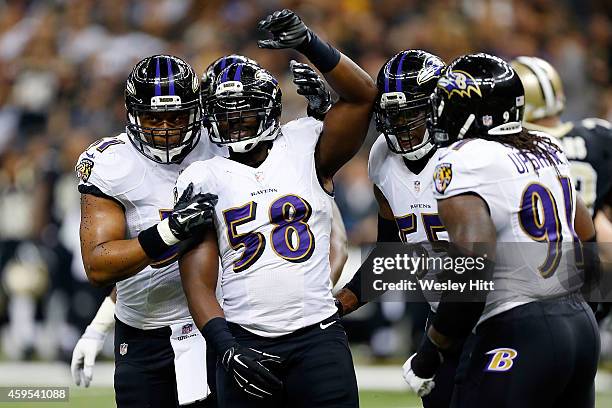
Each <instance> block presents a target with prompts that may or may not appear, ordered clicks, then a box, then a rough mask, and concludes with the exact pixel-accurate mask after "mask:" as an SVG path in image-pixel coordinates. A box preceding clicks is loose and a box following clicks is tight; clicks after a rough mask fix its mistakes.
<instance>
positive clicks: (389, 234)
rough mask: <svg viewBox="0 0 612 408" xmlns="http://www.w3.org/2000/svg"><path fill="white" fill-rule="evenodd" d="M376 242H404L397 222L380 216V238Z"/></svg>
mask: <svg viewBox="0 0 612 408" xmlns="http://www.w3.org/2000/svg"><path fill="white" fill-rule="evenodd" d="M376 242H402V240H401V239H400V235H399V230H398V229H397V224H396V222H395V220H388V219H386V218H383V217H381V216H380V214H379V215H378V236H377V237H376Z"/></svg>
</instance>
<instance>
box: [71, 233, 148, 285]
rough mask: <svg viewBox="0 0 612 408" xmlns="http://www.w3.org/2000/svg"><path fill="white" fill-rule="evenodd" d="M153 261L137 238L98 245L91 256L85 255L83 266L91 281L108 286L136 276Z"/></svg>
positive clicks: (94, 283)
mask: <svg viewBox="0 0 612 408" xmlns="http://www.w3.org/2000/svg"><path fill="white" fill-rule="evenodd" d="M150 262H151V260H150V259H149V258H148V257H147V255H146V254H145V252H144V250H143V249H142V247H141V246H140V243H139V242H138V239H137V238H134V239H129V240H119V241H111V242H106V243H104V244H100V245H97V246H95V247H94V248H93V250H91V252H90V253H89V254H85V252H84V253H83V265H84V266H85V272H86V273H87V277H88V278H89V281H90V282H91V283H92V284H93V285H96V286H106V285H111V284H113V283H116V282H119V281H121V280H124V279H127V278H129V277H131V276H134V275H135V274H136V273H138V272H140V271H141V270H143V269H144V268H145V267H146V266H147V265H149V263H150Z"/></svg>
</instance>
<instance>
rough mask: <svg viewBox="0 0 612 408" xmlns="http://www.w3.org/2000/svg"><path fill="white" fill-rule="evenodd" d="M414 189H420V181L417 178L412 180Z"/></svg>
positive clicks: (417, 190)
mask: <svg viewBox="0 0 612 408" xmlns="http://www.w3.org/2000/svg"><path fill="white" fill-rule="evenodd" d="M414 191H416V192H417V193H418V192H419V191H421V182H420V181H419V180H417V181H415V182H414Z"/></svg>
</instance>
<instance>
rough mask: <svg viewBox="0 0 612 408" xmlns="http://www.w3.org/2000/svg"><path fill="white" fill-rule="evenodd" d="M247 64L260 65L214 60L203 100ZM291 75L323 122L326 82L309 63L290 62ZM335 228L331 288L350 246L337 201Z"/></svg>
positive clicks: (327, 95)
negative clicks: (220, 79) (233, 69)
mask: <svg viewBox="0 0 612 408" xmlns="http://www.w3.org/2000/svg"><path fill="white" fill-rule="evenodd" d="M238 62H245V63H250V64H255V65H259V64H258V63H257V62H256V61H255V60H253V59H251V58H249V57H246V56H244V55H240V54H230V55H225V56H223V57H220V58H218V59H216V60H215V61H213V62H212V63H211V64H210V65H209V66H208V67H207V68H206V71H204V74H202V87H201V90H202V100H204V99H206V98H207V97H208V96H210V95H211V92H212V86H213V80H214V79H216V78H217V76H218V75H219V74H220V73H221V71H223V70H224V69H225V68H227V67H228V66H230V65H231V64H235V63H238ZM291 73H292V75H293V83H294V84H295V85H296V86H297V92H298V93H299V94H300V95H303V96H304V97H305V98H306V99H307V100H308V106H307V108H306V112H307V114H308V116H310V117H313V118H315V119H318V120H323V119H324V118H325V114H326V113H327V112H328V111H329V109H330V108H331V106H332V99H331V95H330V93H329V91H328V90H327V87H326V86H325V83H324V82H323V80H321V78H320V77H319V75H318V74H317V73H316V71H315V70H314V69H312V68H311V67H310V66H309V65H307V64H301V63H299V62H296V61H291ZM332 205H333V216H332V229H331V235H330V238H329V239H330V251H329V262H330V264H331V280H332V285H336V282H338V280H339V279H340V275H341V274H342V269H343V268H344V264H345V263H346V260H347V259H348V243H347V235H346V228H345V226H344V222H343V221H342V214H340V209H339V208H338V204H336V201H335V200H334V201H333V202H332Z"/></svg>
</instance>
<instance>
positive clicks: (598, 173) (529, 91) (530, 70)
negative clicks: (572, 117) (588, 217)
mask: <svg viewBox="0 0 612 408" xmlns="http://www.w3.org/2000/svg"><path fill="white" fill-rule="evenodd" d="M511 64H512V67H513V68H514V70H515V71H516V73H517V74H518V75H519V77H520V78H521V82H522V83H523V87H524V88H525V117H524V122H525V123H524V126H525V127H526V128H527V129H533V130H541V131H543V132H546V133H548V134H550V135H552V136H555V137H557V138H559V139H560V142H561V145H562V146H563V151H564V153H565V155H566V156H567V158H568V159H569V160H570V165H571V166H570V171H571V173H572V181H573V182H574V185H575V186H576V191H577V192H578V194H579V195H580V198H581V199H582V201H583V202H584V203H585V204H586V206H587V208H588V209H589V210H590V211H591V214H592V215H593V220H594V224H595V229H596V231H597V233H598V238H599V241H600V242H612V235H610V231H612V227H611V225H610V219H612V216H610V214H612V161H610V160H609V159H608V158H609V157H612V125H611V124H610V122H608V121H606V120H603V119H597V118H588V119H583V120H581V121H579V122H575V123H574V122H563V121H561V117H560V115H561V114H562V113H563V108H564V107H565V94H564V92H563V85H562V83H561V78H560V77H559V74H558V73H557V71H556V70H555V69H554V68H553V66H552V65H550V64H549V63H548V62H546V61H544V60H543V59H540V58H536V57H518V58H516V59H514V60H512V61H511Z"/></svg>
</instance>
